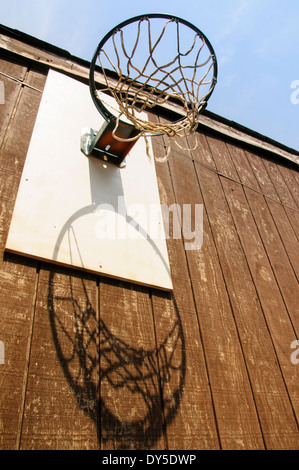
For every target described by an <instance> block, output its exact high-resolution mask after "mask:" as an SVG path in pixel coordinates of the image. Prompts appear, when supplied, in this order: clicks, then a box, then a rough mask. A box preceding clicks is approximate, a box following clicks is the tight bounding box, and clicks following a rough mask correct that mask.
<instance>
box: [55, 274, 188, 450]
mask: <svg viewBox="0 0 299 470" xmlns="http://www.w3.org/2000/svg"><path fill="white" fill-rule="evenodd" d="M56 276H59V274H57V273H54V272H52V273H51V276H50V281H49V293H48V309H49V317H50V324H51V329H52V334H53V340H54V344H55V347H56V351H57V355H58V358H59V361H60V364H61V367H62V369H63V372H64V375H65V377H66V379H67V381H68V383H69V385H70V387H71V389H72V390H73V393H74V395H75V397H76V400H77V403H78V405H79V407H80V408H81V409H82V410H83V411H84V412H85V413H86V414H87V416H88V417H89V418H90V419H91V420H92V421H93V422H94V424H95V425H96V427H97V433H98V441H99V442H103V443H104V442H108V443H109V445H112V446H113V448H115V449H150V448H152V447H153V446H154V445H155V443H156V442H157V441H158V440H159V438H160V437H161V436H162V435H163V432H164V431H165V429H166V428H167V426H168V425H169V424H170V422H171V421H172V420H173V419H174V417H175V416H176V413H177V411H178V408H179V406H180V402H181V397H182V393H183V388H184V380H185V369H186V356H185V346H184V335H183V330H182V324H181V319H180V313H179V310H178V307H177V304H176V301H175V299H174V298H173V297H172V306H173V308H172V309H171V312H172V313H171V314H170V316H169V328H168V331H167V332H166V333H165V337H164V339H163V341H162V342H160V344H157V347H156V348H155V349H152V350H146V349H144V348H136V347H134V338H132V342H131V344H128V343H127V342H125V341H123V340H122V339H121V332H119V334H117V335H116V334H115V333H114V334H112V332H111V326H112V325H111V326H110V328H109V325H107V324H105V323H104V322H103V321H102V320H101V319H100V320H98V319H97V315H96V306H95V305H94V304H93V302H92V300H91V295H90V293H89V292H88V289H87V285H86V284H87V281H86V280H84V279H82V278H79V277H74V276H69V283H68V287H67V289H66V287H65V286H64V288H63V293H62V292H61V286H60V283H59V279H56ZM102 282H107V283H109V282H112V281H110V280H108V279H107V281H105V280H103V281H102ZM122 287H123V288H125V284H122ZM145 292H147V289H146V288H145ZM156 295H158V296H159V295H161V297H164V298H168V299H169V296H171V294H169V293H162V292H161V293H160V294H159V293H158V292H157V293H156ZM66 304H68V305H67V308H65V307H66ZM70 305H71V306H72V308H71V309H70ZM66 311H67V312H68V314H67V315H65V312H66ZM70 311H71V315H73V319H72V321H70ZM103 389H105V394H104V397H105V398H104V397H103V393H101V392H102V390H103ZM116 397H123V398H122V402H124V397H125V404H124V403H123V406H122V407H121V408H122V410H121V409H120V408H119V409H115V405H114V404H115V400H116V399H117V398H116ZM136 407H137V408H138V410H139V412H138V416H137V417H136V416H135V415H134V413H133V414H131V413H129V414H126V411H125V410H130V409H131V410H133V409H134V408H136ZM140 410H142V411H140Z"/></svg>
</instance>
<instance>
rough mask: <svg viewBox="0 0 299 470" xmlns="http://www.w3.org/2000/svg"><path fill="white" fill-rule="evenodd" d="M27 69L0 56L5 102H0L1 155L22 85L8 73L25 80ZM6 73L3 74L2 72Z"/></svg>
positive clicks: (0, 79)
mask: <svg viewBox="0 0 299 470" xmlns="http://www.w3.org/2000/svg"><path fill="white" fill-rule="evenodd" d="M26 71H27V67H25V66H21V65H17V64H15V63H13V62H11V61H7V60H4V59H1V58H0V81H1V82H2V83H3V86H4V104H2V103H1V104H0V122H1V126H0V155H1V145H2V142H3V139H4V136H5V134H6V133H7V131H8V129H7V128H8V124H9V121H10V119H11V117H12V114H13V111H14V108H15V105H16V102H17V98H18V96H19V93H20V90H21V86H20V85H19V84H18V83H17V82H15V81H14V80H11V79H9V78H8V77H7V76H6V75H10V76H12V77H16V78H18V79H19V80H23V79H24V77H25V74H26ZM1 72H2V73H3V74H5V75H2V73H1Z"/></svg>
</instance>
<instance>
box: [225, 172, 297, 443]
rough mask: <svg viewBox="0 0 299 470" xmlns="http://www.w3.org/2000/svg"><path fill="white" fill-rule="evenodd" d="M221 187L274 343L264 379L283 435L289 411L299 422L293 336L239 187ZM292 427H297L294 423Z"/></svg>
mask: <svg viewBox="0 0 299 470" xmlns="http://www.w3.org/2000/svg"><path fill="white" fill-rule="evenodd" d="M222 185H223V188H224V192H225V195H226V198H227V201H228V203H229V207H230V210H231V213H232V216H233V219H234V222H235V225H236V228H237V231H238V235H239V237H240V240H241V244H242V247H243V249H244V252H245V255H246V259H247V262H248V266H249V269H250V272H251V276H252V279H253V281H254V284H255V286H256V289H257V293H258V296H259V299H260V302H261V306H262V309H263V313H264V316H265V320H266V324H267V327H268V330H269V333H270V335H271V340H272V342H273V348H272V345H271V342H270V341H269V340H268V342H267V349H269V350H268V353H267V360H268V361H271V362H269V363H268V367H269V368H270V369H271V371H272V372H271V375H269V376H268V378H267V386H268V389H269V393H271V399H272V406H271V407H272V408H273V409H276V410H279V413H280V415H281V417H282V416H283V418H280V420H279V421H278V424H277V430H278V429H279V428H278V425H279V426H280V432H281V433H284V432H285V424H286V422H288V421H290V422H291V423H292V422H294V418H293V412H292V408H293V409H294V410H295V412H296V415H297V420H299V389H298V380H299V375H298V374H299V370H298V368H296V367H295V366H294V365H293V364H292V363H291V361H290V344H291V343H292V341H294V337H295V333H294V329H293V325H292V323H291V321H290V318H289V315H288V312H287V310H286V307H285V304H284V302H283V299H282V297H281V294H280V290H279V287H278V285H277V283H276V279H275V276H274V273H273V270H272V267H271V265H270V262H269V259H268V257H267V253H266V251H265V249H264V246H263V242H262V239H261V238H260V236H259V233H258V230H257V228H256V225H255V221H254V219H253V216H252V214H251V211H250V208H249V206H248V203H247V200H246V197H245V194H244V192H243V190H242V187H241V186H240V185H238V184H236V183H234V182H232V181H228V180H225V179H222ZM270 203H271V204H275V205H276V206H277V207H278V208H279V209H281V212H283V208H282V206H281V205H280V204H278V203H276V202H274V201H272V200H271V201H270ZM248 234H250V236H248ZM297 244H298V242H297ZM296 252H297V253H298V247H297V250H296ZM276 358H277V359H276ZM276 360H278V362H279V365H280V370H279V368H278V367H277V365H276ZM289 397H290V400H291V404H290V403H289ZM293 424H294V426H296V423H293ZM298 437H299V435H298Z"/></svg>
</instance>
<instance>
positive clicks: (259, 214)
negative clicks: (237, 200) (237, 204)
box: [245, 188, 299, 337]
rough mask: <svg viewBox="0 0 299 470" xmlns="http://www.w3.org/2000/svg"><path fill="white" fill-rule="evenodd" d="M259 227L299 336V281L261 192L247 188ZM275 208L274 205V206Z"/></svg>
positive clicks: (247, 194) (246, 191)
mask: <svg viewBox="0 0 299 470" xmlns="http://www.w3.org/2000/svg"><path fill="white" fill-rule="evenodd" d="M245 193H246V196H247V198H248V201H249V205H250V207H251V210H252V213H253V216H254V219H255V222H256V225H257V228H258V230H259V233H260V236H261V238H262V240H263V243H264V246H265V248H266V251H267V254H268V256H269V260H270V263H271V265H272V268H273V271H274V274H275V277H276V280H277V283H278V285H279V288H280V291H281V294H282V296H283V299H284V302H285V305H286V307H287V309H288V312H289V315H290V319H291V321H292V323H293V326H294V329H295V332H296V334H297V336H298V337H299V290H298V281H297V279H296V276H295V274H294V271H293V269H292V266H291V264H290V261H289V259H288V256H287V254H286V251H285V248H284V246H283V244H282V241H281V239H280V236H279V233H278V231H277V228H276V226H275V224H274V221H273V219H272V217H271V214H270V211H269V209H268V207H267V205H266V204H265V203H264V198H263V196H262V195H261V194H259V193H256V192H253V191H252V190H250V189H248V188H245ZM272 208H273V210H274V206H272Z"/></svg>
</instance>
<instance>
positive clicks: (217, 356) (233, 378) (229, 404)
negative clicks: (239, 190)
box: [170, 154, 263, 449]
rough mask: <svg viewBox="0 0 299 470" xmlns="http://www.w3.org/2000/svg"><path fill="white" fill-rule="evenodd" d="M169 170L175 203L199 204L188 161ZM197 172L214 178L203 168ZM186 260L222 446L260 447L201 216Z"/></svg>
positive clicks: (206, 227)
mask: <svg viewBox="0 0 299 470" xmlns="http://www.w3.org/2000/svg"><path fill="white" fill-rule="evenodd" d="M170 167H171V175H172V179H173V185H174V190H175V195H176V199H177V201H178V202H179V204H201V203H202V202H203V200H202V196H201V192H200V190H199V187H198V182H197V177H196V173H195V170H194V166H193V164H192V162H189V161H188V160H186V159H185V158H183V157H182V156H180V155H178V154H175V155H173V158H172V159H171V161H170ZM198 168H199V171H200V172H201V171H206V172H208V173H211V174H213V175H215V176H217V175H216V174H215V173H214V172H210V171H209V170H207V169H206V168H202V167H201V166H198ZM182 174H184V178H183V179H182V178H181V175H182ZM187 258H188V264H189V270H190V278H191V283H192V289H193V295H194V299H195V302H196V309H197V314H198V322H199V325H200V330H201V335H202V342H203V348H204V353H205V358H206V366H207V370H208V375H209V380H210V384H211V392H212V399H213V406H214V409H215V415H216V421H217V426H218V432H219V438H220V442H221V447H222V448H224V449H241V448H263V440H262V436H261V432H260V427H259V423H258V419H257V415H256V411H255V406H254V402H253V400H252V394H251V389H250V384H249V381H248V376H247V372H246V366H245V363H244V359H243V356H242V351H241V347H240V342H239V339H238V334H237V331H236V327H235V323H234V319H233V315H232V311H231V307H230V303H229V299H228V297H227V292H226V287H225V283H224V281H223V277H222V273H221V267H220V266H219V260H218V256H217V253H216V251H215V247H214V243H213V238H212V235H211V232H210V230H209V222H208V219H207V217H206V216H205V218H204V242H203V246H202V248H201V249H200V250H196V251H189V252H188V253H187ZM232 409H233V410H234V412H233V413H232ZM242 422H243V423H245V422H246V423H247V424H246V425H242Z"/></svg>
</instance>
